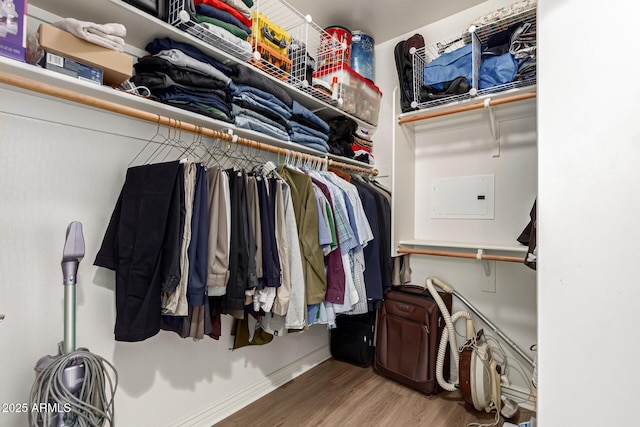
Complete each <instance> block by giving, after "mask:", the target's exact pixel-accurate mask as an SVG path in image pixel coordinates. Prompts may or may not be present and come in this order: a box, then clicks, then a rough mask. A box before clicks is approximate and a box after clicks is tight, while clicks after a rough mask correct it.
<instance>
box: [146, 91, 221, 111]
mask: <svg viewBox="0 0 640 427" xmlns="http://www.w3.org/2000/svg"><path fill="white" fill-rule="evenodd" d="M154 95H155V96H157V97H158V98H159V99H160V100H161V101H184V102H189V103H194V104H197V103H200V104H206V105H211V106H212V107H215V108H216V109H218V110H220V111H222V112H223V113H224V114H226V115H227V116H229V115H230V113H231V105H229V103H227V102H226V101H224V100H223V99H222V98H220V97H219V96H218V95H216V94H215V93H211V92H198V91H195V90H190V89H187V88H184V87H180V86H169V87H168V88H164V89H157V90H156V91H155V92H154Z"/></svg>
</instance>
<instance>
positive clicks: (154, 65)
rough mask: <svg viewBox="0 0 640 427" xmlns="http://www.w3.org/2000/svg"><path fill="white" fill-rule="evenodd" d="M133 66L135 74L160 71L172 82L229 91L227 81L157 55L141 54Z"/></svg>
mask: <svg viewBox="0 0 640 427" xmlns="http://www.w3.org/2000/svg"><path fill="white" fill-rule="evenodd" d="M133 68H134V69H135V70H136V74H143V73H154V72H161V73H163V74H166V75H167V76H169V77H170V78H171V80H173V81H174V82H176V83H178V84H181V85H184V86H190V87H201V88H212V89H223V90H225V91H227V92H229V85H228V84H227V83H225V82H223V81H220V80H218V79H216V78H213V77H210V76H206V75H204V74H201V73H198V72H197V71H192V70H188V69H186V68H183V67H180V66H178V65H175V64H173V63H171V62H169V61H167V60H166V59H164V58H160V57H158V56H153V55H146V56H143V57H142V58H139V59H138V62H137V63H135V64H134V65H133Z"/></svg>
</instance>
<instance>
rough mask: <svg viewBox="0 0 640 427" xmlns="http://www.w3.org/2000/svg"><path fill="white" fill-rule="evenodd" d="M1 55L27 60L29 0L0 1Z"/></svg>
mask: <svg viewBox="0 0 640 427" xmlns="http://www.w3.org/2000/svg"><path fill="white" fill-rule="evenodd" d="M0 8H1V9H2V10H0V55H2V56H6V57H9V58H12V59H17V60H19V61H22V62H24V61H25V52H26V50H27V0H5V1H4V2H2V1H0Z"/></svg>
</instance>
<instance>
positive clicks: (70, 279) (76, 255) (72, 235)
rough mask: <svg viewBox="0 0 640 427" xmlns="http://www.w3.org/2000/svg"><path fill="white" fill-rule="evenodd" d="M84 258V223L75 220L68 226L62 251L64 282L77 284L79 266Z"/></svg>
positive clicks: (65, 283)
mask: <svg viewBox="0 0 640 427" xmlns="http://www.w3.org/2000/svg"><path fill="white" fill-rule="evenodd" d="M82 258H84V236H83V235H82V224H81V223H79V222H78V221H73V222H72V223H71V224H69V226H68V227H67V236H66V239H65V241H64V249H63V251H62V262H61V265H62V284H63V285H75V284H76V275H77V274H78V266H79V265H80V261H81V260H82Z"/></svg>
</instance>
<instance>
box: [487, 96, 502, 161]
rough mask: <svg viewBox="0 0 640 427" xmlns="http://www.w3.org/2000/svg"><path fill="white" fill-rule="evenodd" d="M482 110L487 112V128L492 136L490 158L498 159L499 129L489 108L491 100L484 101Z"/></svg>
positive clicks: (493, 112)
mask: <svg viewBox="0 0 640 427" xmlns="http://www.w3.org/2000/svg"><path fill="white" fill-rule="evenodd" d="M484 108H486V109H487V111H488V112H489V127H490V128H491V136H493V149H492V151H491V156H492V157H500V129H499V128H498V123H497V122H496V114H495V110H494V109H493V107H492V106H491V98H487V99H485V100H484Z"/></svg>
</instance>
